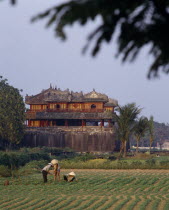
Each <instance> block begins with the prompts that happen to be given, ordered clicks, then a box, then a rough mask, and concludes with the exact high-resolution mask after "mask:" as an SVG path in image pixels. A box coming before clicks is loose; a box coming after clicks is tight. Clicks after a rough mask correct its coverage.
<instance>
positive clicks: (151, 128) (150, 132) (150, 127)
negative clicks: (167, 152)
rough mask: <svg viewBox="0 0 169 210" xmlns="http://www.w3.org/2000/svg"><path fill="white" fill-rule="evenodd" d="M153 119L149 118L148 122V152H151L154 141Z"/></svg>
mask: <svg viewBox="0 0 169 210" xmlns="http://www.w3.org/2000/svg"><path fill="white" fill-rule="evenodd" d="M153 120H154V118H153V116H151V117H150V119H149V121H148V124H149V135H150V136H149V139H150V152H151V146H152V143H153V141H154V121H153Z"/></svg>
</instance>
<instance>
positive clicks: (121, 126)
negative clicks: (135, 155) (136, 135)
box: [116, 103, 141, 157]
mask: <svg viewBox="0 0 169 210" xmlns="http://www.w3.org/2000/svg"><path fill="white" fill-rule="evenodd" d="M117 111H118V113H119V114H118V115H116V122H117V135H118V138H119V140H120V141H121V147H120V156H121V155H122V154H123V156H124V157H125V156H126V154H127V151H126V144H127V142H128V141H129V138H130V136H131V134H132V133H133V131H134V125H135V124H134V123H135V120H136V119H137V117H138V115H139V114H140V112H141V109H140V108H138V107H137V106H136V104H135V103H131V104H127V105H125V106H118V108H117Z"/></svg>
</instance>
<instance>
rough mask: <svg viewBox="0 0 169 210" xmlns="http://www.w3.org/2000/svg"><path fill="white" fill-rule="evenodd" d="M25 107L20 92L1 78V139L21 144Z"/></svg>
mask: <svg viewBox="0 0 169 210" xmlns="http://www.w3.org/2000/svg"><path fill="white" fill-rule="evenodd" d="M24 120H25V105H24V102H23V98H22V96H21V95H20V91H19V90H18V89H17V88H14V87H12V86H10V85H9V84H8V83H7V80H6V79H3V78H2V77H0V139H1V140H2V139H3V140H6V141H8V142H9V143H15V144H17V143H19V142H20V141H21V139H22V137H23V134H24Z"/></svg>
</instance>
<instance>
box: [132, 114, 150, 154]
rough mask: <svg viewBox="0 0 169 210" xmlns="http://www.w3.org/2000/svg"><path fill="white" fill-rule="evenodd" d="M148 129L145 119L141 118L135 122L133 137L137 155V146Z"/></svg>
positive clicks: (147, 122)
mask: <svg viewBox="0 0 169 210" xmlns="http://www.w3.org/2000/svg"><path fill="white" fill-rule="evenodd" d="M148 128H149V121H148V119H147V117H141V118H140V119H139V120H138V121H136V122H135V126H134V136H135V138H136V142H137V148H136V153H138V145H139V142H140V139H141V138H142V137H144V135H145V134H146V132H147V131H148Z"/></svg>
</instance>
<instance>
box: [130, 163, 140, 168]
mask: <svg viewBox="0 0 169 210" xmlns="http://www.w3.org/2000/svg"><path fill="white" fill-rule="evenodd" d="M141 167H142V162H141V161H132V162H131V164H130V168H132V169H137V168H141Z"/></svg>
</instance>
